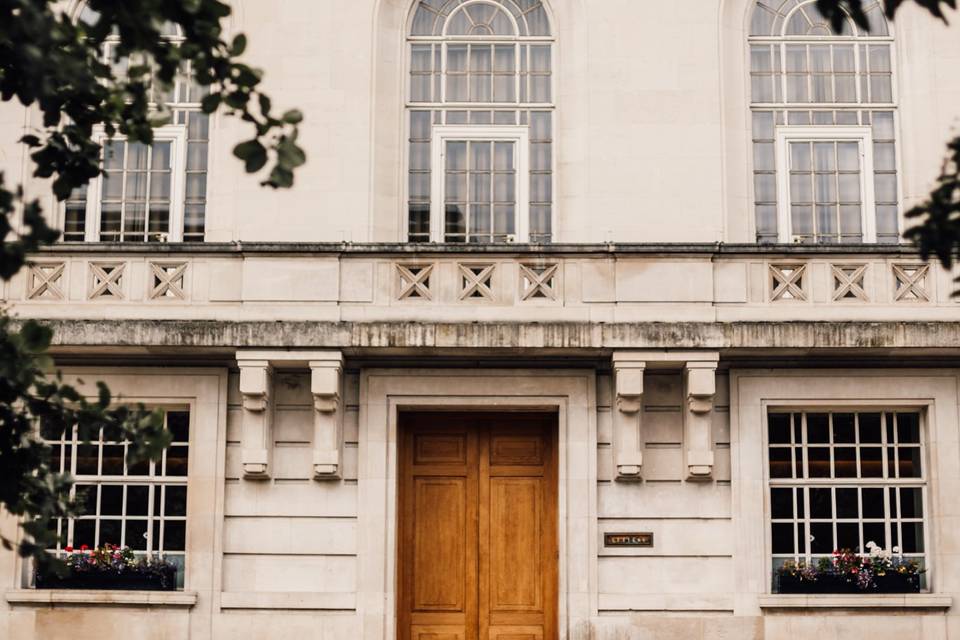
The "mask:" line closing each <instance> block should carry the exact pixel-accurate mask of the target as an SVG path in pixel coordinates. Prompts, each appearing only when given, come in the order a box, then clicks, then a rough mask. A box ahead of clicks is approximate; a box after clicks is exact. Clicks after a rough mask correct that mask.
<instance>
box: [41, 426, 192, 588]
mask: <svg viewBox="0 0 960 640" xmlns="http://www.w3.org/2000/svg"><path fill="white" fill-rule="evenodd" d="M166 422H167V428H168V429H169V430H170V431H171V433H172V434H173V443H172V444H171V445H170V447H169V448H168V449H167V450H166V451H164V453H163V455H162V457H161V459H160V460H159V461H158V462H142V463H139V464H136V465H130V464H129V463H128V462H127V461H126V453H127V445H125V444H123V443H122V442H116V441H113V440H111V438H110V434H105V433H103V430H101V433H100V435H99V438H98V439H97V440H95V441H92V442H89V443H84V442H81V441H79V440H78V438H77V434H76V433H73V434H56V433H42V434H41V435H43V436H44V440H45V441H46V443H47V444H48V445H49V446H50V447H52V448H53V453H52V460H51V464H52V465H53V466H54V468H59V469H60V471H61V472H63V473H71V474H72V475H73V476H74V477H75V478H76V484H75V485H74V488H73V491H74V494H75V497H76V499H77V500H78V502H80V504H82V505H83V511H84V513H83V515H81V516H80V517H78V518H74V519H64V520H60V521H59V522H57V524H56V526H57V534H58V538H59V540H58V543H57V544H56V546H54V547H53V548H51V549H50V552H51V553H55V554H57V555H58V556H60V557H64V556H65V555H67V554H68V553H69V551H70V550H73V551H78V550H80V549H82V548H83V547H87V548H89V549H93V548H96V547H102V546H103V545H105V544H110V545H116V546H119V547H129V548H130V549H131V550H132V551H133V553H134V554H135V555H136V556H141V557H153V558H157V557H162V558H163V559H164V560H165V561H167V562H171V563H174V564H176V565H177V567H178V571H177V586H178V588H179V587H182V586H183V578H184V576H183V573H184V557H185V554H186V535H187V533H186V532H187V472H188V450H189V444H188V443H189V436H190V413H189V412H188V411H185V410H169V411H167V412H166Z"/></svg>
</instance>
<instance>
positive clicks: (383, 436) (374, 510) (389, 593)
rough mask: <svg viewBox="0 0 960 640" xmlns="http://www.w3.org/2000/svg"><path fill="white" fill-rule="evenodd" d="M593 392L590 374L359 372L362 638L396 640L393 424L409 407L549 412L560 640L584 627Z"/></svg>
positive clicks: (590, 565)
mask: <svg viewBox="0 0 960 640" xmlns="http://www.w3.org/2000/svg"><path fill="white" fill-rule="evenodd" d="M596 388H597V385H596V375H595V372H594V371H593V370H569V371H566V370H564V371H544V370H495V369H491V370H483V371H478V370H476V369H469V370H462V369H366V370H364V371H363V372H362V373H361V376H360V438H359V440H360V442H359V464H358V480H357V482H358V523H357V524H358V527H357V529H358V536H359V540H358V550H359V559H358V562H359V573H358V583H357V591H358V593H357V596H358V598H357V607H358V614H359V615H360V616H361V619H362V621H363V634H362V638H363V639H364V640H394V638H395V637H396V606H397V602H396V593H397V588H396V581H397V575H396V565H397V562H396V559H397V549H398V546H397V539H396V523H397V482H398V460H397V418H398V415H399V412H400V410H401V409H413V408H419V409H458V410H466V411H470V410H476V411H483V410H488V411H489V410H495V411H509V410H511V409H519V410H536V409H540V410H549V411H557V413H558V423H559V434H558V443H559V452H558V453H559V468H558V478H557V480H558V487H557V490H558V513H557V515H558V520H559V522H558V541H559V559H558V564H559V566H558V573H559V576H558V577H559V601H558V603H557V604H558V607H557V610H558V618H559V620H558V628H559V630H560V638H567V637H568V636H569V635H571V632H572V631H573V630H574V629H576V628H577V627H579V626H581V625H585V624H589V621H590V618H591V617H592V616H594V615H596V613H597V563H596V558H597V536H596V534H595V532H596V528H597V491H596V486H597V455H596V451H597V419H596Z"/></svg>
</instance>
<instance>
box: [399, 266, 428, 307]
mask: <svg viewBox="0 0 960 640" xmlns="http://www.w3.org/2000/svg"><path fill="white" fill-rule="evenodd" d="M396 267H397V300H432V299H433V291H432V289H431V279H432V276H433V270H434V265H432V264H397V265H396Z"/></svg>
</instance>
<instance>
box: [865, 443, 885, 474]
mask: <svg viewBox="0 0 960 640" xmlns="http://www.w3.org/2000/svg"><path fill="white" fill-rule="evenodd" d="M882 451H883V450H882V449H881V448H880V447H861V448H860V476H861V477H863V478H882V477H883V457H882ZM891 475H892V473H891Z"/></svg>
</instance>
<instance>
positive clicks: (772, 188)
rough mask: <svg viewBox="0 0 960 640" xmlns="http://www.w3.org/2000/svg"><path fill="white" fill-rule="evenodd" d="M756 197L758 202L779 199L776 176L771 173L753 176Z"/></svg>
mask: <svg viewBox="0 0 960 640" xmlns="http://www.w3.org/2000/svg"><path fill="white" fill-rule="evenodd" d="M753 185H754V186H753V188H754V194H753V195H754V198H755V199H756V200H757V202H776V201H777V181H776V177H775V176H773V175H770V174H757V175H755V176H754V177H753Z"/></svg>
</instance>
